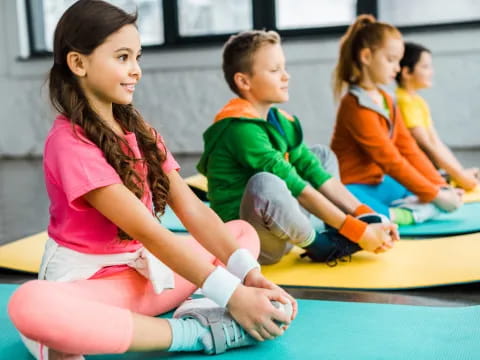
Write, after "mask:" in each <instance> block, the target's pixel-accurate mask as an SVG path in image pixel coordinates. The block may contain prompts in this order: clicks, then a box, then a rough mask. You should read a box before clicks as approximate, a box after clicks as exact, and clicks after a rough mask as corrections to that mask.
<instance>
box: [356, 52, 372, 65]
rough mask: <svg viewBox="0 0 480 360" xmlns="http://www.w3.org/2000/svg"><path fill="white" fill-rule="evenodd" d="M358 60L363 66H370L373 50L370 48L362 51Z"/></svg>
mask: <svg viewBox="0 0 480 360" xmlns="http://www.w3.org/2000/svg"><path fill="white" fill-rule="evenodd" d="M358 58H359V60H360V62H361V63H362V64H363V65H369V64H370V61H371V59H372V50H370V49H369V48H363V49H361V50H360V53H359V54H358Z"/></svg>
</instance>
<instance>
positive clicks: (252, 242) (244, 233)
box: [226, 220, 260, 258]
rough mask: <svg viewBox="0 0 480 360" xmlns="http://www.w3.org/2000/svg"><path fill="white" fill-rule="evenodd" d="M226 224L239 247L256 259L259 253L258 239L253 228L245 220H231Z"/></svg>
mask: <svg viewBox="0 0 480 360" xmlns="http://www.w3.org/2000/svg"><path fill="white" fill-rule="evenodd" d="M226 224H227V226H228V228H229V229H230V231H231V232H232V233H233V234H234V236H235V238H236V239H237V241H238V243H239V244H240V246H241V247H242V248H245V249H247V250H248V251H250V253H251V254H252V256H254V257H255V258H257V257H258V254H259V253H260V239H259V237H258V234H257V231H256V230H255V228H254V227H253V226H252V225H250V224H249V223H248V222H247V221H245V220H232V221H229V222H227V223H226Z"/></svg>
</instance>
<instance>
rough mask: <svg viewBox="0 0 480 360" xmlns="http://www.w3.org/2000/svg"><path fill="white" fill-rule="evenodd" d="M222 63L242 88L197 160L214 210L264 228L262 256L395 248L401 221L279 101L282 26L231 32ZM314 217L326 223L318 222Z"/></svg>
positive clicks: (232, 83)
mask: <svg viewBox="0 0 480 360" xmlns="http://www.w3.org/2000/svg"><path fill="white" fill-rule="evenodd" d="M223 72H224V76H225V79H226V81H227V83H228V85H229V87H230V89H231V90H232V91H233V92H234V93H236V94H237V95H238V97H237V98H234V99H232V100H231V101H230V102H229V103H228V104H227V105H226V106H225V107H224V108H223V109H222V110H221V111H220V112H219V113H218V114H217V116H216V118H215V122H214V124H213V125H212V126H210V127H209V128H208V129H207V130H206V131H205V133H204V136H203V137H204V143H205V149H204V153H203V155H202V157H201V159H200V162H199V164H198V166H197V167H198V170H199V171H200V172H201V173H203V174H205V175H206V176H207V179H208V198H209V200H210V202H211V207H212V208H213V210H215V211H216V212H217V213H218V214H219V215H220V217H221V218H222V219H223V220H224V221H227V220H232V219H239V218H241V219H244V220H246V221H248V222H249V223H251V224H252V225H253V226H254V227H255V229H256V230H257V232H258V234H259V236H260V241H261V253H260V258H259V261H260V263H262V264H273V263H276V262H278V261H279V260H280V259H281V258H282V256H283V255H284V254H286V253H288V252H289V251H290V250H291V248H292V246H293V245H297V246H300V247H302V248H304V249H305V250H306V251H305V255H306V256H309V257H310V258H311V259H312V260H314V261H319V262H327V263H334V264H335V263H336V260H337V259H341V258H343V257H345V256H348V255H351V254H352V253H354V252H356V251H358V250H361V249H365V250H368V251H371V252H374V253H380V252H384V251H386V250H388V249H390V248H391V247H392V246H393V242H394V240H397V239H398V232H397V228H396V225H394V224H391V223H390V222H389V221H388V219H386V218H382V217H381V216H380V215H378V214H374V211H373V210H371V209H370V208H369V207H367V206H366V205H363V204H361V203H360V202H359V201H358V200H357V199H356V198H355V197H354V196H353V195H352V194H351V193H349V192H348V190H347V189H346V188H345V187H344V186H343V185H342V184H341V183H340V181H338V180H337V179H336V178H335V177H332V176H331V175H330V173H329V172H327V171H326V170H325V169H324V167H323V166H322V164H323V165H325V166H326V167H327V168H328V169H329V170H330V172H333V173H337V171H338V170H337V169H336V159H335V158H334V155H333V153H332V152H331V151H330V150H329V149H328V148H326V147H324V146H319V145H317V146H315V147H314V148H313V149H309V148H308V147H307V146H306V145H305V144H304V143H303V135H302V128H301V126H300V123H299V121H298V119H297V118H296V117H292V116H290V115H288V114H287V113H285V112H284V111H282V110H280V109H278V108H276V107H273V106H272V105H273V104H275V103H283V102H286V101H287V100H288V80H289V78H290V76H289V74H288V73H287V72H286V70H285V57H284V54H283V50H282V47H281V45H280V37H279V35H278V34H277V33H276V32H273V31H268V32H267V31H246V32H242V33H240V34H238V35H235V36H232V37H231V38H230V39H229V40H228V41H227V43H226V44H225V47H224V51H223ZM315 218H317V219H320V220H321V221H323V222H324V223H325V224H326V228H327V229H328V230H326V231H325V227H324V228H323V230H324V231H321V232H320V231H317V230H315V228H314V226H313V225H312V222H311V220H315ZM360 219H362V220H363V221H362V220H360Z"/></svg>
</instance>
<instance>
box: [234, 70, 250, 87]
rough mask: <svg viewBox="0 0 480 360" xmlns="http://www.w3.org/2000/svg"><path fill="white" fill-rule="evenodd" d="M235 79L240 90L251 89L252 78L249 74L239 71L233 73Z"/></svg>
mask: <svg viewBox="0 0 480 360" xmlns="http://www.w3.org/2000/svg"><path fill="white" fill-rule="evenodd" d="M233 81H235V85H237V88H238V90H241V91H248V90H250V78H249V77H248V75H247V74H245V73H241V72H237V73H235V75H233Z"/></svg>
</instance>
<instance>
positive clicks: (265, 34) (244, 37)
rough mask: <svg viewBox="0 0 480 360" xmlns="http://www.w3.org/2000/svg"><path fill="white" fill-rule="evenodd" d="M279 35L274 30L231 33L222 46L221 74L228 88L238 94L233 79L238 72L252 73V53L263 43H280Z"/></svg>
mask: <svg viewBox="0 0 480 360" xmlns="http://www.w3.org/2000/svg"><path fill="white" fill-rule="evenodd" d="M280 42H281V40H280V35H278V33H277V32H275V31H265V30H250V31H243V32H241V33H238V34H237V35H232V36H230V38H229V39H228V41H227V42H226V43H225V46H224V47H223V64H222V69H223V75H224V77H225V80H226V81H227V84H228V86H229V87H230V89H231V90H232V91H233V92H234V93H236V94H237V95H240V93H239V90H238V88H237V85H236V84H235V81H234V75H235V74H236V73H238V72H242V73H248V74H251V73H252V68H253V63H252V60H253V55H254V54H255V52H256V51H257V50H258V49H259V48H260V47H262V46H263V45H265V44H280Z"/></svg>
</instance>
